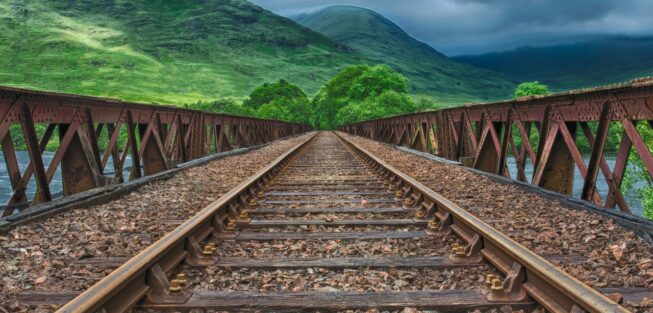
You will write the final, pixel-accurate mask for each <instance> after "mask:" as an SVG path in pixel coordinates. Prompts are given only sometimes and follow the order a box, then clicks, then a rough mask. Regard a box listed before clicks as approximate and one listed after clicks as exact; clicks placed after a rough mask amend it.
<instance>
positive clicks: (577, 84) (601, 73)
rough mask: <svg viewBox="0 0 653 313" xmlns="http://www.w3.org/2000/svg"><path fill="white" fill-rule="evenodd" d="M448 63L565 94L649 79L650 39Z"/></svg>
mask: <svg viewBox="0 0 653 313" xmlns="http://www.w3.org/2000/svg"><path fill="white" fill-rule="evenodd" d="M452 59H454V60H456V61H459V62H463V63H467V64H470V65H472V66H477V67H482V68H486V69H488V70H492V71H496V72H499V73H502V74H504V75H506V76H507V77H510V79H512V80H515V81H518V82H524V81H535V80H537V81H540V82H541V83H544V84H547V85H549V87H551V89H553V90H555V91H565V90H572V89H579V88H591V87H596V86H602V85H607V84H613V83H619V82H624V81H629V80H632V79H635V78H639V77H643V76H651V75H653V37H648V36H642V37H633V36H609V37H603V38H597V39H591V40H584V41H579V42H574V43H564V44H556V45H545V46H525V47H520V48H517V49H512V50H506V51H497V52H491V53H485V54H479V55H463V56H456V57H452Z"/></svg>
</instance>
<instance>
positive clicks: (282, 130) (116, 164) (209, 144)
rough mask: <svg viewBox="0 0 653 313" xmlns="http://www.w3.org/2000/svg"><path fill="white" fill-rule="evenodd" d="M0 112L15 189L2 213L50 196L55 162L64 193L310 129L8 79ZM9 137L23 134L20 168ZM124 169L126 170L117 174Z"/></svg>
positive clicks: (14, 139)
mask: <svg viewBox="0 0 653 313" xmlns="http://www.w3.org/2000/svg"><path fill="white" fill-rule="evenodd" d="M0 117H1V118H2V119H1V120H0V141H1V143H2V152H3V153H4V159H5V163H6V167H7V171H8V173H9V180H10V183H11V186H12V189H13V192H12V194H11V196H10V197H9V200H8V202H7V206H6V207H4V210H2V211H0V214H1V215H2V216H3V217H5V216H8V215H11V214H13V213H16V212H19V211H21V210H23V209H25V208H26V207H28V206H29V205H30V204H37V203H42V202H47V201H50V200H52V198H53V194H52V192H51V190H50V183H51V182H52V179H53V177H55V174H56V171H57V169H60V171H61V178H62V184H63V195H64V196H67V195H72V194H75V193H79V192H82V191H86V190H89V189H93V188H97V187H102V186H106V185H108V184H117V183H122V182H125V181H128V180H130V179H134V178H140V177H143V176H148V175H152V174H156V173H158V172H161V171H164V170H167V169H170V168H172V167H174V166H175V165H176V164H179V163H184V162H188V161H191V160H194V159H197V158H200V157H203V156H206V155H209V154H212V153H216V152H224V151H228V150H232V149H235V148H241V147H247V146H252V145H258V144H262V143H266V142H270V141H272V140H275V139H278V138H281V137H285V136H290V135H295V134H299V133H302V132H306V131H308V130H309V127H308V126H306V125H300V124H292V123H285V122H279V121H273V120H263V119H255V118H248V117H237V116H229V115H224V114H214V113H206V112H201V111H196V110H189V109H183V108H178V107H171V106H158V105H143V104H135V103H127V102H122V101H118V100H110V99H102V98H93V97H84V96H75V95H66V94H54V93H45V92H36V91H29V90H21V89H14V88H7V87H0ZM37 129H39V131H37ZM15 142H24V146H25V148H26V150H27V152H28V154H29V159H30V162H29V164H28V165H27V166H26V167H25V168H24V169H23V170H21V168H20V167H19V162H18V161H19V160H18V157H17V154H16V146H15ZM57 142H58V144H57ZM52 143H54V144H55V146H56V150H55V151H54V155H52V157H51V160H50V161H49V163H48V164H46V163H45V162H44V157H43V155H44V152H45V151H46V148H47V146H48V144H52ZM128 159H131V162H128V161H127V160H128ZM129 163H131V169H130V170H129V169H128V165H129ZM110 164H111V165H110ZM108 167H111V168H108ZM126 170H129V174H128V175H124V174H123V172H125V171H126ZM31 179H34V181H35V182H36V187H37V191H36V194H35V195H34V197H33V198H32V199H30V198H29V197H28V195H27V192H26V191H27V185H28V183H29V182H30V180H31Z"/></svg>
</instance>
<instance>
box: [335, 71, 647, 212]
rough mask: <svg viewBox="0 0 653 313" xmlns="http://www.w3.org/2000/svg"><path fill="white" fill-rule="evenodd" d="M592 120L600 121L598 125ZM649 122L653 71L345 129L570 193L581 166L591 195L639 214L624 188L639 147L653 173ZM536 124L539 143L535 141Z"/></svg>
mask: <svg viewBox="0 0 653 313" xmlns="http://www.w3.org/2000/svg"><path fill="white" fill-rule="evenodd" d="M592 122H597V123H596V124H598V125H591V124H590V123H592ZM508 125H510V127H508ZM615 125H617V126H615ZM611 126H612V127H613V128H614V127H619V128H618V129H619V130H620V131H621V142H620V143H619V146H618V147H617V159H616V163H615V166H614V168H610V166H609V165H608V163H607V161H606V159H605V153H604V150H605V147H606V143H607V140H608V131H609V128H610V127H611ZM579 128H580V129H579ZM642 128H644V129H645V130H646V131H650V130H653V79H651V78H644V79H637V80H633V81H631V82H629V83H625V84H619V85H611V86H605V87H600V88H593V89H584V90H577V91H570V92H563V93H557V94H552V95H547V96H537V97H524V98H519V99H515V100H507V101H500V102H493V103H480V104H468V105H465V106H461V107H452V108H446V109H442V110H437V111H430V112H417V113H411V114H405V115H398V116H391V117H386V118H380V119H375V120H369V121H363V122H359V123H353V124H350V125H345V126H342V127H340V130H341V131H345V132H348V133H351V134H355V135H359V136H364V137H368V138H371V139H375V140H379V141H382V142H386V143H391V144H395V145H402V146H407V147H410V148H414V149H418V150H421V151H423V152H429V153H432V154H435V155H437V156H439V157H443V158H446V159H449V160H455V161H460V162H462V163H463V164H465V165H468V166H470V167H474V168H477V169H480V170H483V171H485V172H489V173H494V174H498V175H503V176H507V177H510V178H514V179H516V180H519V181H523V182H529V183H532V184H533V185H536V186H539V187H544V188H546V189H549V190H553V191H556V192H559V193H562V194H567V195H571V194H572V191H573V176H574V169H575V168H576V169H578V170H579V171H580V173H581V179H583V181H584V186H583V192H582V195H581V198H582V199H583V200H587V201H589V202H593V203H595V204H597V205H600V206H602V207H606V208H615V207H617V206H618V207H619V209H620V210H621V211H623V212H626V213H631V210H630V207H629V206H628V203H627V202H626V200H625V199H624V196H623V194H622V192H621V185H622V183H623V179H624V175H625V171H626V167H627V166H628V161H629V155H631V150H632V151H633V154H634V155H636V157H638V158H639V159H640V160H641V161H642V163H643V164H644V167H645V168H646V171H648V174H649V175H651V177H653V156H652V155H651V149H652V148H651V144H652V143H647V142H645V141H644V140H643V138H642V134H641V132H640V130H641V129H642ZM533 129H535V134H537V135H538V137H539V138H538V139H539V140H538V142H531V141H530V138H531V135H532V134H533V131H532V130H533ZM506 130H507V131H506ZM578 132H580V133H581V134H580V135H579V134H577V133H578ZM539 134H545V135H544V136H539ZM578 136H582V137H583V138H584V139H585V140H586V141H587V142H588V143H589V146H590V149H591V150H592V153H591V155H590V158H589V162H587V164H586V162H585V160H584V158H583V155H582V153H581V149H580V147H579V145H578V143H577V137H578ZM509 155H512V156H513V157H514V158H515V161H516V163H517V173H510V171H509V170H508V167H507V158H508V156H509ZM529 161H530V162H531V164H534V166H533V167H534V171H533V175H532V177H530V178H527V177H526V171H525V166H526V163H527V162H529ZM599 173H603V177H604V178H605V180H606V181H607V184H608V186H609V192H608V193H607V195H600V194H599V192H598V190H597V188H596V184H597V179H598V175H599Z"/></svg>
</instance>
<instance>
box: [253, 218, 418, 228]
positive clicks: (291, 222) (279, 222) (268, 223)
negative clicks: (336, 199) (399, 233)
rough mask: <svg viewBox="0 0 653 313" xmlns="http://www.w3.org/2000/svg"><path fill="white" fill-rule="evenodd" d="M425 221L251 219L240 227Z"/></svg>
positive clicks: (393, 223) (407, 224) (411, 223)
mask: <svg viewBox="0 0 653 313" xmlns="http://www.w3.org/2000/svg"><path fill="white" fill-rule="evenodd" d="M426 224H427V221H417V220H413V219H347V220H333V221H331V222H328V221H326V220H323V219H317V220H252V221H250V222H249V223H247V224H243V225H241V226H240V227H243V228H268V227H286V226H304V225H318V226H368V225H374V226H411V225H414V226H426Z"/></svg>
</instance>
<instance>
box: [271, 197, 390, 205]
mask: <svg viewBox="0 0 653 313" xmlns="http://www.w3.org/2000/svg"><path fill="white" fill-rule="evenodd" d="M361 200H367V202H368V203H397V202H399V201H398V200H395V199H387V198H383V199H364V198H360V199H333V200H263V201H261V202H259V203H260V204H262V205H264V204H269V205H288V204H299V205H302V204H329V203H360V202H361Z"/></svg>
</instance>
